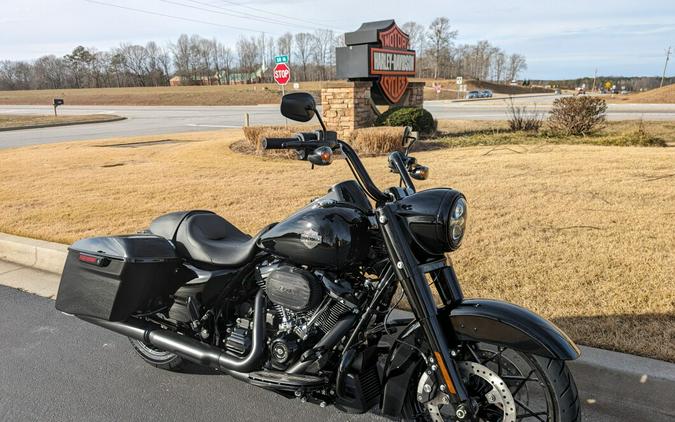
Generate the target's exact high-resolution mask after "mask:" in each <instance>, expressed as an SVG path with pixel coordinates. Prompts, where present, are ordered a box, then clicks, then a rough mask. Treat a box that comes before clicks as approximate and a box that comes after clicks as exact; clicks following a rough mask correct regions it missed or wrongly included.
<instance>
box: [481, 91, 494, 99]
mask: <svg viewBox="0 0 675 422" xmlns="http://www.w3.org/2000/svg"><path fill="white" fill-rule="evenodd" d="M480 96H481V98H492V91H490V90H489V89H485V90H483V91H481V92H480Z"/></svg>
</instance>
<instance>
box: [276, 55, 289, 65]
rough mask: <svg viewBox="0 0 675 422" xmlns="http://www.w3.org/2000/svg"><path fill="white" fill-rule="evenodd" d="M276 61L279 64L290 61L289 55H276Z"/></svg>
mask: <svg viewBox="0 0 675 422" xmlns="http://www.w3.org/2000/svg"><path fill="white" fill-rule="evenodd" d="M274 62H275V63H276V64H279V63H288V56H276V57H275V58H274Z"/></svg>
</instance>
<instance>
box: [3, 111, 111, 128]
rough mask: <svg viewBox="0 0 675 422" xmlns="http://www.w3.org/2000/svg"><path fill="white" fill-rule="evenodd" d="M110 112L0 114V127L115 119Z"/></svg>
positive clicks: (24, 126) (23, 126)
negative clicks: (60, 114) (49, 114)
mask: <svg viewBox="0 0 675 422" xmlns="http://www.w3.org/2000/svg"><path fill="white" fill-rule="evenodd" d="M117 119H119V116H114V115H111V114H85V115H80V116H58V117H55V116H33V115H10V114H0V129H4V130H10V129H23V128H26V127H30V126H52V125H60V124H73V123H92V122H107V121H110V120H117Z"/></svg>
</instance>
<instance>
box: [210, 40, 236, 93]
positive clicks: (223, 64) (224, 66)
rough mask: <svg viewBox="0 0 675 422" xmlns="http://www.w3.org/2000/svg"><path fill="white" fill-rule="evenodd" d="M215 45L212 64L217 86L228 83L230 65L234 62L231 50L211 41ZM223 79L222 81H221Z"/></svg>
mask: <svg viewBox="0 0 675 422" xmlns="http://www.w3.org/2000/svg"><path fill="white" fill-rule="evenodd" d="M213 42H214V43H216V48H215V49H214V50H213V53H214V55H213V64H214V66H215V68H216V77H217V78H218V84H219V85H222V84H223V83H225V84H228V85H229V83H230V75H231V73H232V65H233V62H234V56H233V54H232V50H231V49H229V48H228V47H225V46H224V45H223V44H221V43H219V42H217V41H216V40H213ZM223 79H224V80H223Z"/></svg>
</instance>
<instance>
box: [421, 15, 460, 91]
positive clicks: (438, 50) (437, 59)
mask: <svg viewBox="0 0 675 422" xmlns="http://www.w3.org/2000/svg"><path fill="white" fill-rule="evenodd" d="M455 38H457V31H451V30H450V21H449V20H448V18H446V17H440V18H436V19H434V20H433V22H431V25H429V34H428V39H429V47H428V50H427V53H428V54H429V56H430V58H431V61H432V65H433V69H434V79H438V76H439V72H440V69H441V67H442V66H444V65H446V64H447V63H448V61H449V59H450V47H451V46H452V41H453V40H454V39H455Z"/></svg>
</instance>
